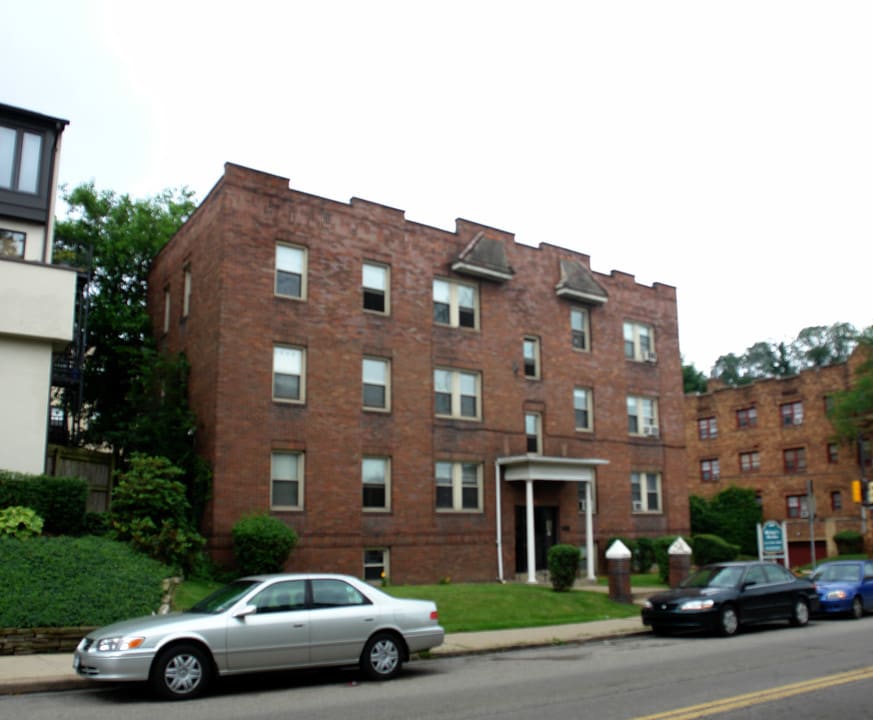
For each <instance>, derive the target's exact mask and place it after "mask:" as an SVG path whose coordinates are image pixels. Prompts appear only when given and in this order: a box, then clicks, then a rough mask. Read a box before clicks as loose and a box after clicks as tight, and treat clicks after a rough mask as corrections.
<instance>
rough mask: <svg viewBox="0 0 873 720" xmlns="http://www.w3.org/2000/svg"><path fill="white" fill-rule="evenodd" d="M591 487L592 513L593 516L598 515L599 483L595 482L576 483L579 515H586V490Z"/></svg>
mask: <svg viewBox="0 0 873 720" xmlns="http://www.w3.org/2000/svg"><path fill="white" fill-rule="evenodd" d="M588 485H590V486H591V512H592V514H595V515H596V514H597V483H594V482H590V483H587V482H579V483H576V502H577V504H578V507H579V514H580V515H584V514H585V507H586V505H585V502H586V500H585V498H586V495H585V488H586V487H587V486H588Z"/></svg>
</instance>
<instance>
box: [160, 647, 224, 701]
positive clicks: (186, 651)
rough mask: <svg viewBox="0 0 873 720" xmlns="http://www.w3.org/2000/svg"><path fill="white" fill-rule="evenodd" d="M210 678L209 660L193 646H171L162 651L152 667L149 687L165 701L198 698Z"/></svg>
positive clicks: (210, 666)
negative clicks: (150, 685)
mask: <svg viewBox="0 0 873 720" xmlns="http://www.w3.org/2000/svg"><path fill="white" fill-rule="evenodd" d="M211 679H212V663H211V662H210V659H209V657H208V656H207V654H206V653H205V652H204V651H203V650H202V649H201V648H199V647H197V646H196V645H174V646H173V647H171V648H169V649H168V650H166V651H164V652H163V653H161V655H159V656H158V659H157V660H156V661H155V664H154V666H153V668H152V678H151V680H152V687H153V688H154V690H155V692H156V693H157V694H158V695H160V696H161V697H162V698H164V699H166V700H190V699H192V698H195V697H199V696H200V695H202V694H203V693H204V692H206V688H207V687H208V685H209V682H210V680H211Z"/></svg>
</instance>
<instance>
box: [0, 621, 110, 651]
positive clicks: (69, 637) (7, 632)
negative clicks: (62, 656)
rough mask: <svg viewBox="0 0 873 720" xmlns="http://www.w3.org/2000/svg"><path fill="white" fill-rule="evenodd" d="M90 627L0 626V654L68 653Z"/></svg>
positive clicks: (74, 647)
mask: <svg viewBox="0 0 873 720" xmlns="http://www.w3.org/2000/svg"><path fill="white" fill-rule="evenodd" d="M93 629H94V628H91V627H67V628H0V655H35V654H37V653H68V652H73V650H75V649H76V645H78V644H79V641H80V640H81V639H82V638H83V637H85V635H87V634H88V633H89V632H90V631H91V630H93Z"/></svg>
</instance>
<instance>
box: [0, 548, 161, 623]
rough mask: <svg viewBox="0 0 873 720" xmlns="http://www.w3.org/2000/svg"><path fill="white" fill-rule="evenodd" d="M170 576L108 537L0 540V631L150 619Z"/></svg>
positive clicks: (144, 557) (158, 605) (156, 564)
mask: <svg viewBox="0 0 873 720" xmlns="http://www.w3.org/2000/svg"><path fill="white" fill-rule="evenodd" d="M171 574H172V572H171V570H170V569H169V568H167V567H165V566H164V565H161V564H160V563H158V562H156V561H155V560H152V559H150V558H148V557H146V556H145V555H143V554H141V553H138V552H136V551H135V550H133V549H132V548H130V547H129V546H128V545H126V544H125V543H120V542H114V541H112V540H108V539H106V538H99V537H93V536H90V535H86V536H82V537H45V536H42V537H32V538H27V539H25V540H19V539H17V538H11V537H4V538H0V588H3V591H2V598H3V601H2V602H0V627H18V628H31V627H68V626H95V625H106V624H108V623H111V622H115V621H116V620H121V619H124V618H130V617H135V616H139V615H149V614H151V613H153V612H155V611H156V610H157V609H158V608H159V607H160V604H161V596H162V588H161V583H162V581H163V579H164V578H166V577H169V576H170V575H171Z"/></svg>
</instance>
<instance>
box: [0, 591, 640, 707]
mask: <svg viewBox="0 0 873 720" xmlns="http://www.w3.org/2000/svg"><path fill="white" fill-rule="evenodd" d="M650 590H652V591H656V590H657V589H655V588H652V589H650ZM647 593H648V591H647V590H642V589H635V590H634V597H635V598H638V597H641V596H645V595H646V594H647ZM649 594H650V593H649ZM643 632H648V629H647V628H646V627H645V626H644V625H643V623H642V620H641V619H640V616H639V615H634V616H632V617H629V618H622V619H617V620H599V621H596V622H587V623H576V624H572V625H549V626H547V627H538V628H518V629H513V630H489V631H486V632H468V633H449V634H447V635H446V638H445V640H444V642H443V644H442V645H440V646H439V647H437V648H434V649H433V650H431V651H430V655H431V656H432V657H450V656H454V655H469V654H475V653H485V652H495V651H499V650H509V649H512V648H524V647H542V646H547V645H560V644H563V643H581V642H589V641H591V640H605V639H608V638H614V637H622V636H625V635H635V634H638V633H643ZM94 684H95V681H93V680H87V679H85V678H82V677H80V676H78V675H77V674H76V673H75V672H74V671H73V655H72V653H52V654H45V655H2V656H0V695H16V694H21V693H34V692H47V691H50V690H69V689H75V688H84V687H89V686H93V685H94Z"/></svg>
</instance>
